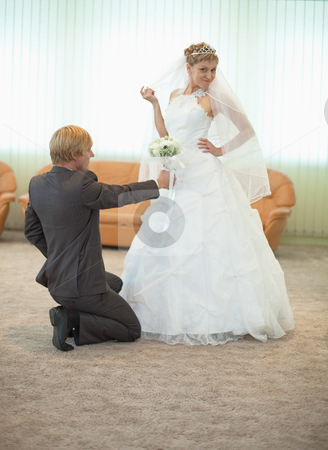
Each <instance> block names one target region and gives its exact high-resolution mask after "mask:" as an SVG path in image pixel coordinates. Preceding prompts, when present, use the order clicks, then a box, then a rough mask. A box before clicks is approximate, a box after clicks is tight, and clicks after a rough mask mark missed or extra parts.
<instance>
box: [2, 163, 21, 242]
mask: <svg viewBox="0 0 328 450" xmlns="http://www.w3.org/2000/svg"><path fill="white" fill-rule="evenodd" d="M16 189H17V185H16V179H15V175H14V171H13V169H12V168H11V167H10V166H9V165H8V164H6V163H4V162H2V161H0V234H2V232H3V228H4V225H5V220H6V217H7V215H8V212H9V203H10V202H14V201H15V198H16V196H15V194H14V192H15V191H16Z"/></svg>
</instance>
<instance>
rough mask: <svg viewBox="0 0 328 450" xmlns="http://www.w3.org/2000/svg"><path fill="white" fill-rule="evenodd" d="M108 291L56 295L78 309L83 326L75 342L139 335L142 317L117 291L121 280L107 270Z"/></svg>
mask: <svg viewBox="0 0 328 450" xmlns="http://www.w3.org/2000/svg"><path fill="white" fill-rule="evenodd" d="M106 281H107V284H108V286H109V291H108V292H104V293H102V294H95V295H88V296H81V297H71V298H66V297H59V296H57V295H52V297H53V299H54V300H55V301H56V302H57V303H59V304H60V305H62V306H64V307H65V308H67V309H73V310H75V311H78V312H79V315H80V326H79V329H78V330H77V329H76V330H75V333H74V339H75V343H76V345H84V344H97V343H99V342H104V341H109V340H117V341H121V342H133V341H135V340H136V339H138V338H139V337H140V334H141V327H140V323H139V320H138V318H137V316H136V315H135V313H134V312H133V310H132V308H131V307H130V305H129V304H128V303H127V302H126V301H125V300H124V298H123V297H121V296H120V295H118V293H119V292H120V290H121V289H122V284H123V282H122V280H121V279H120V278H119V277H118V276H116V275H114V274H111V273H109V272H106Z"/></svg>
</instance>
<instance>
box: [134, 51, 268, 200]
mask: <svg viewBox="0 0 328 450" xmlns="http://www.w3.org/2000/svg"><path fill="white" fill-rule="evenodd" d="M187 85H188V73H187V69H186V58H185V56H182V57H181V58H179V59H178V60H176V61H174V62H173V63H172V64H171V65H170V66H169V67H168V68H167V70H165V71H164V73H163V74H162V75H161V76H160V77H159V78H157V79H156V80H154V81H153V82H152V83H149V84H148V86H149V87H150V88H152V89H153V90H154V91H155V95H156V97H157V98H158V100H159V103H160V105H161V109H162V113H163V116H164V109H165V108H164V109H163V106H164V107H166V106H167V104H168V100H169V97H170V94H171V92H172V91H174V90H175V89H178V88H186V87H187ZM207 94H208V95H209V97H210V102H211V107H212V111H213V114H214V120H213V121H212V124H211V127H210V130H209V135H208V139H209V140H210V141H211V142H212V143H213V144H214V145H215V146H216V147H222V151H223V156H220V157H219V158H220V160H221V161H222V162H223V163H224V164H225V165H226V166H228V167H229V168H230V170H231V171H232V172H233V173H234V175H235V176H236V178H237V179H238V181H239V182H240V184H241V186H242V187H243V189H244V191H245V193H246V195H247V198H248V199H249V202H250V203H253V202H256V201H257V200H260V199H261V198H262V197H264V196H266V195H269V194H270V185H269V180H268V174H267V170H266V167H265V163H264V159H263V155H262V152H261V148H260V144H259V141H258V139H257V137H256V134H255V132H254V129H253V127H252V125H251V123H250V121H249V120H248V117H247V115H246V113H245V111H244V109H243V107H242V105H241V103H240V101H239V99H238V97H237V96H236V94H235V93H234V91H233V90H232V89H231V87H230V86H229V84H228V82H227V81H226V79H225V77H224V75H223V73H222V72H221V70H220V69H219V67H217V71H216V77H215V79H214V80H213V82H212V83H211V84H210V86H209V88H208V89H207ZM151 123H152V124H153V125H152V126H149V125H148V127H147V131H146V141H145V142H147V143H148V144H149V143H150V142H152V141H153V140H154V139H156V138H157V137H158V133H157V132H156V128H155V126H154V120H153V118H152V122H151ZM173 137H174V136H173ZM144 147H145V148H144V150H143V155H142V157H141V165H140V174H139V180H140V181H142V180H146V179H149V178H157V174H158V170H159V169H160V168H161V167H160V165H159V164H158V163H156V161H151V160H150V158H149V155H147V150H146V146H144ZM200 151H201V150H200Z"/></svg>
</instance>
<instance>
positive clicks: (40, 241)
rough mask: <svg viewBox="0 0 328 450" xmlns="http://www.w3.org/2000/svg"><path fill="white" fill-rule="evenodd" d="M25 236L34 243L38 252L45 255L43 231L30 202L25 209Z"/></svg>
mask: <svg viewBox="0 0 328 450" xmlns="http://www.w3.org/2000/svg"><path fill="white" fill-rule="evenodd" d="M24 232H25V237H26V238H27V239H28V240H29V241H30V242H31V243H32V244H33V245H35V246H36V247H37V248H38V249H39V250H40V252H41V253H42V254H43V255H44V256H45V257H47V241H46V238H45V236H44V233H43V229H42V225H41V222H40V219H39V217H38V216H37V214H36V212H35V211H34V209H33V208H32V205H31V202H29V203H28V205H27V208H26V211H25V229H24Z"/></svg>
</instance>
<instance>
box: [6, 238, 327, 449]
mask: <svg viewBox="0 0 328 450" xmlns="http://www.w3.org/2000/svg"><path fill="white" fill-rule="evenodd" d="M0 255H1V258H0V273H1V301H0V308H1V311H0V318H1V350H0V351H1V364H0V375H1V388H0V389H1V410H0V411H1V413H0V414H1V420H0V448H1V450H5V449H10V450H32V449H33V450H34V449H40V450H43V449H47V450H48V449H49V450H50V449H51V450H52V449H70V450H81V449H97V450H98V449H110V450H116V449H117V450H125V449H131V450H132V449H133V450H139V449H140V450H141V449H147V450H166V449H195V450H196V449H197V450H203V449H204V450H205V449H206V450H212V449H213V450H221V449H222V450H225V449H231V450H239V449H243V450H248V449H249V450H263V449H279V450H284V449H292V450H302V449H306V450H316V449H318V450H324V449H327V448H328V317H327V309H328V289H327V288H328V248H324V247H301V246H299V247H297V246H287V245H285V246H281V247H280V248H279V250H278V252H277V258H278V259H279V261H280V263H281V265H282V267H283V269H284V270H285V275H286V282H287V288H288V292H289V295H290V301H291V305H292V308H293V311H294V315H295V321H296V329H295V330H294V331H293V332H289V333H288V335H286V336H284V337H283V338H281V339H280V340H270V341H269V342H267V343H265V344H263V343H261V342H257V341H255V340H254V339H252V338H251V337H248V338H245V339H244V340H240V341H237V342H230V343H228V344H226V345H224V346H217V347H210V346H208V347H198V346H197V347H185V346H181V345H178V346H174V347H171V346H168V345H167V344H164V343H160V342H155V341H142V340H139V341H137V342H135V343H131V344H130V343H127V344H120V343H116V342H110V343H104V344H101V345H93V346H84V347H78V348H75V350H74V351H72V352H68V353H61V352H59V351H57V350H56V349H55V348H54V347H53V346H52V344H51V337H52V327H51V325H50V323H49V319H48V309H49V308H51V307H52V306H54V302H53V300H52V299H51V297H50V296H49V294H48V292H47V291H46V289H44V288H43V287H42V286H39V285H38V284H37V283H36V282H35V281H34V278H35V275H36V273H37V271H38V270H39V268H40V267H41V265H42V261H43V256H42V255H41V254H40V253H39V252H38V251H37V250H36V249H35V248H34V247H32V246H31V245H30V244H29V243H28V242H27V241H25V239H24V237H23V234H22V233H21V232H12V231H10V232H9V231H5V232H4V233H3V235H2V236H1V237H0ZM124 256H125V255H124V253H122V252H118V251H114V250H110V249H105V250H104V259H105V263H106V268H107V270H110V271H112V272H114V273H116V274H118V275H120V274H121V271H122V266H123V261H124Z"/></svg>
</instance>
